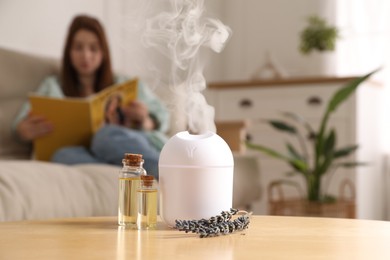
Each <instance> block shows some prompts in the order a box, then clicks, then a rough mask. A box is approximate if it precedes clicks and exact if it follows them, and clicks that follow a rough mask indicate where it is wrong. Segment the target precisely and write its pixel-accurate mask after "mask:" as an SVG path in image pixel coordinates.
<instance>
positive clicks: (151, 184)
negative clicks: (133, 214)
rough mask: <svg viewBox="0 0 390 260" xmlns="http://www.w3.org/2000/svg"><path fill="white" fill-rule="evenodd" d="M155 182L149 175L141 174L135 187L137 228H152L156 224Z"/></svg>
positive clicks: (156, 197)
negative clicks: (137, 186)
mask: <svg viewBox="0 0 390 260" xmlns="http://www.w3.org/2000/svg"><path fill="white" fill-rule="evenodd" d="M157 199H158V196H157V184H156V181H155V180H154V178H153V176H151V175H142V176H141V182H140V186H139V188H138V189H137V200H138V217H137V228H138V229H153V228H155V227H156V225H157Z"/></svg>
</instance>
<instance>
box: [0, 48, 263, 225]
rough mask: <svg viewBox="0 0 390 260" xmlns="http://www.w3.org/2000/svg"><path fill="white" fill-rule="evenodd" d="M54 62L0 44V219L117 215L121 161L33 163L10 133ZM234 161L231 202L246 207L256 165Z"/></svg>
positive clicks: (254, 193)
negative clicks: (20, 111)
mask: <svg viewBox="0 0 390 260" xmlns="http://www.w3.org/2000/svg"><path fill="white" fill-rule="evenodd" d="M58 65H59V64H58V61H57V60H55V59H52V58H47V57H42V56H38V55H34V54H29V53H24V52H20V51H15V50H9V49H5V48H1V47H0V221H19V220H42V219H48V218H64V217H87V216H113V215H116V214H117V204H118V202H117V200H118V198H117V196H118V195H117V194H118V172H119V170H120V165H118V166H113V165H103V164H81V165H73V166H68V165H62V164H56V163H52V162H43V161H37V160H34V159H33V158H32V147H31V146H30V145H28V144H26V143H23V142H21V141H19V140H17V139H16V138H15V137H14V136H13V135H12V132H11V124H12V121H13V119H14V118H15V116H16V114H17V113H18V111H19V109H20V107H21V105H22V104H23V102H25V100H26V99H27V96H28V93H29V92H31V91H34V90H35V89H36V88H37V87H38V85H39V83H40V82H41V81H42V79H43V78H44V77H46V76H47V75H49V74H53V73H58V68H59V66H58ZM118 163H120V162H118ZM235 165H236V166H235V167H236V168H239V167H241V168H242V169H243V170H242V171H241V173H240V174H237V171H238V170H236V169H235V180H234V183H235V184H234V202H233V205H234V206H235V207H240V208H241V207H248V206H249V205H250V204H251V202H252V201H254V200H256V199H258V198H259V197H260V189H259V188H258V187H259V185H258V184H257V183H258V179H257V177H256V176H258V175H257V174H256V171H255V169H254V167H255V165H254V164H253V161H251V160H250V159H248V158H247V157H243V156H239V157H237V159H235ZM240 165H241V166H240ZM248 167H249V168H248Z"/></svg>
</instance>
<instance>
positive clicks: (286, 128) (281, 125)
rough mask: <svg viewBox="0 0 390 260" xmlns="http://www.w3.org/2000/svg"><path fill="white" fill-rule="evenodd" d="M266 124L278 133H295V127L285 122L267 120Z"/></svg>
mask: <svg viewBox="0 0 390 260" xmlns="http://www.w3.org/2000/svg"><path fill="white" fill-rule="evenodd" d="M268 123H269V124H270V125H271V126H273V127H274V128H275V129H277V130H279V131H283V132H288V133H290V134H296V133H297V130H296V129H295V127H294V126H292V125H290V124H288V123H286V122H283V121H279V120H268Z"/></svg>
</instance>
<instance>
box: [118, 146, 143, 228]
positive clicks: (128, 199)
mask: <svg viewBox="0 0 390 260" xmlns="http://www.w3.org/2000/svg"><path fill="white" fill-rule="evenodd" d="M122 163H123V167H122V169H121V171H120V173H119V204H118V225H120V226H126V227H131V228H137V216H138V207H137V206H138V203H137V189H138V188H139V185H140V176H143V175H146V171H145V169H144V168H143V163H144V160H143V159H142V155H141V154H131V153H126V154H125V155H124V158H123V160H122Z"/></svg>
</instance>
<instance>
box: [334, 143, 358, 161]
mask: <svg viewBox="0 0 390 260" xmlns="http://www.w3.org/2000/svg"><path fill="white" fill-rule="evenodd" d="M358 147H359V146H358V145H357V144H355V145H351V146H347V147H344V148H341V149H339V150H337V151H335V152H334V158H341V157H344V156H348V155H350V154H351V153H353V152H355V151H356V150H357V149H358Z"/></svg>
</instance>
